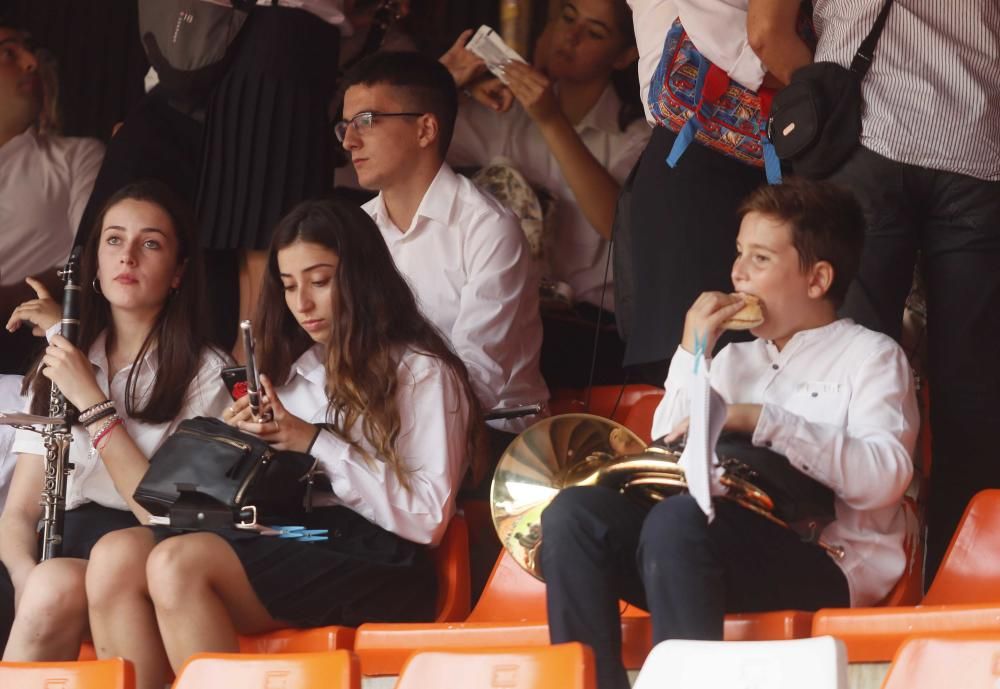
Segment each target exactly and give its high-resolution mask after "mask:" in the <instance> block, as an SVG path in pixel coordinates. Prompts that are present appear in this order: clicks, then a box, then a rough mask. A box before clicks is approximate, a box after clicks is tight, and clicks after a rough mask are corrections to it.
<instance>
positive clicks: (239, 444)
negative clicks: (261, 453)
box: [177, 428, 253, 452]
mask: <svg viewBox="0 0 1000 689" xmlns="http://www.w3.org/2000/svg"><path fill="white" fill-rule="evenodd" d="M177 432H178V433H184V434H187V435H195V436H198V437H200V438H207V439H209V440H218V441H219V442H223V443H226V444H227V445H232V446H233V447H238V448H239V449H241V450H243V451H244V452H250V450H252V449H253V448H252V447H250V445H248V444H247V443H245V442H243V441H242V440H234V439H232V438H227V437H226V436H224V435H212V434H211V433H202V432H201V431H193V430H191V429H190V428H178V429H177Z"/></svg>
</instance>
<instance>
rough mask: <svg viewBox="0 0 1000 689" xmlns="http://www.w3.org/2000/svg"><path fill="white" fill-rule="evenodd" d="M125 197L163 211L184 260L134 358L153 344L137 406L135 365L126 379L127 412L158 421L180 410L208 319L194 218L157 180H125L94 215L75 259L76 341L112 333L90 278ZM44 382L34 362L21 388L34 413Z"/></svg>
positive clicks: (40, 405) (43, 410) (42, 409)
mask: <svg viewBox="0 0 1000 689" xmlns="http://www.w3.org/2000/svg"><path fill="white" fill-rule="evenodd" d="M128 199H130V200H135V201H146V202H148V203H152V204H155V205H157V206H159V207H160V208H162V209H163V210H164V211H165V212H166V213H167V215H168V216H169V217H170V222H171V224H172V225H173V227H174V233H175V234H176V235H177V262H178V265H181V264H183V265H184V277H183V278H182V279H181V283H180V286H179V287H178V288H177V290H176V291H175V292H173V293H172V294H171V295H170V296H168V297H167V299H166V301H165V302H164V303H163V307H162V308H161V309H160V313H159V315H158V316H157V319H156V323H155V324H154V325H153V328H152V329H151V330H150V331H149V335H148V336H147V337H146V340H145V342H143V343H142V347H140V348H139V352H138V353H137V354H136V358H135V360H134V362H133V363H135V362H136V361H142V359H143V357H145V356H146V353H147V352H149V351H150V349H151V348H152V347H153V346H154V345H155V347H156V351H155V352H154V354H153V356H154V357H155V358H156V380H155V381H154V383H153V388H152V390H150V391H149V397H148V398H147V401H146V403H145V404H143V405H142V406H141V408H140V407H139V398H140V396H142V395H143V394H144V393H145V391H143V390H136V382H137V381H136V378H137V373H138V368H139V367H138V366H134V365H133V366H132V370H131V371H129V374H128V379H127V381H126V383H125V410H126V412H127V413H128V415H129V416H130V417H132V418H134V419H138V420H140V421H146V422H149V423H163V422H165V421H170V420H172V419H174V418H176V417H177V415H178V414H180V412H181V408H182V406H183V405H184V399H185V397H186V395H187V388H188V385H189V384H190V383H191V381H192V380H193V379H194V377H195V376H196V375H197V374H198V369H199V366H200V363H201V355H202V352H203V351H204V349H205V348H206V347H209V346H211V345H210V344H209V341H208V339H207V337H206V334H205V333H206V328H207V324H208V322H207V318H206V316H205V313H204V305H205V299H204V286H203V282H204V267H203V266H202V258H201V252H200V251H199V248H198V242H197V239H196V235H195V223H194V219H193V217H192V214H191V211H190V209H189V207H188V205H187V204H186V203H185V202H184V201H182V200H181V199H180V198H179V197H178V196H176V195H175V194H174V193H173V192H172V191H171V190H170V189H169V188H168V187H167V186H166V185H165V184H163V183H162V182H158V181H156V180H144V181H140V182H134V183H132V184H129V185H127V186H125V187H123V188H122V189H120V190H119V191H117V192H116V193H115V194H114V195H113V196H112V197H111V198H109V199H108V201H107V203H105V204H104V207H103V208H102V209H101V212H100V213H99V214H98V216H97V218H98V219H97V222H96V223H94V227H93V228H92V229H91V231H90V234H89V236H88V238H87V243H86V245H85V247H84V249H83V255H82V256H81V258H80V288H81V289H80V334H79V337H78V338H77V342H76V346H77V348H78V349H80V351H82V352H84V354H86V353H87V352H89V351H90V347H91V346H92V345H93V344H94V341H95V340H96V339H97V336H98V335H100V334H101V331H103V330H105V329H107V330H108V337H109V338H113V337H114V336H115V333H114V329H113V325H114V324H113V322H112V320H111V306H110V304H108V300H107V299H105V298H104V295H102V294H99V293H98V292H97V291H96V290H95V289H94V288H93V283H94V280H95V279H96V277H97V249H98V245H99V243H100V241H101V235H102V232H101V230H102V229H103V225H104V216H105V214H107V212H108V210H109V209H110V208H111V207H112V206H115V205H116V204H118V203H119V202H121V201H125V200H128ZM49 387H50V384H49V380H48V378H46V377H45V376H43V375H40V374H39V367H38V366H34V367H32V372H31V373H30V374H29V375H28V376H26V377H25V379H24V387H23V389H24V390H29V389H30V390H31V393H32V404H31V410H32V412H33V413H35V414H43V415H48V408H49Z"/></svg>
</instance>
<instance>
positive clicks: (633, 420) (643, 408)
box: [624, 390, 663, 444]
mask: <svg viewBox="0 0 1000 689" xmlns="http://www.w3.org/2000/svg"><path fill="white" fill-rule="evenodd" d="M658 393H659V394H655V395H645V396H644V397H642V398H640V399H639V400H638V401H636V403H635V404H634V405H632V408H631V409H629V411H628V416H626V417H625V421H624V424H625V426H627V427H628V429H629V430H630V431H632V432H633V433H635V434H636V435H637V436H639V437H640V438H642V441H643V442H644V443H647V444H648V443H651V442H653V435H652V434H653V414H654V413H656V408H657V407H658V406H660V401H661V400H662V399H663V390H658Z"/></svg>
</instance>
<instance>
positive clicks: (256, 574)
mask: <svg viewBox="0 0 1000 689" xmlns="http://www.w3.org/2000/svg"><path fill="white" fill-rule="evenodd" d="M286 524H296V525H300V526H304V527H306V528H307V529H328V530H329V540H327V541H317V542H312V543H303V542H300V541H295V540H288V539H282V538H278V537H276V536H260V535H257V534H253V533H248V532H243V531H235V530H232V531H219V532H216V533H217V534H218V535H219V536H221V537H222V538H223V539H225V540H226V541H227V542H228V543H229V545H230V546H231V547H232V548H233V550H234V551H235V552H236V556H237V557H238V558H239V559H240V562H241V563H242V565H243V569H244V570H245V571H246V574H247V579H249V581H250V585H251V586H252V587H253V590H254V592H255V593H256V594H257V597H258V598H259V599H260V601H261V603H263V604H264V607H265V608H266V609H267V611H268V613H270V615H271V617H273V618H274V619H276V620H281V621H282V622H285V623H287V624H289V625H292V626H295V627H321V626H327V625H346V626H351V627H355V626H357V625H359V624H363V623H365V622H429V621H432V620H433V619H434V616H435V612H436V607H437V606H436V602H437V587H438V586H437V572H436V567H435V564H434V558H433V552H432V551H431V549H430V548H428V547H427V546H424V545H420V544H417V543H413V542H411V541H407V540H406V539H403V538H400V537H399V536H396V535H395V534H393V533H391V532H389V531H386V530H385V529H383V528H381V527H380V526H378V525H376V524H373V523H372V522H370V521H368V520H367V519H365V518H364V517H362V516H361V515H359V514H357V513H356V512H354V511H352V510H350V509H347V508H346V507H325V508H318V509H315V510H313V511H312V512H310V513H307V514H301V515H298V516H297V517H295V519H294V520H291V521H290V522H286ZM156 532H157V535H158V537H159V538H165V537H169V536H176V535H179V534H178V532H176V531H172V530H168V529H164V528H162V527H161V528H157V529H156ZM180 535H182V534H180Z"/></svg>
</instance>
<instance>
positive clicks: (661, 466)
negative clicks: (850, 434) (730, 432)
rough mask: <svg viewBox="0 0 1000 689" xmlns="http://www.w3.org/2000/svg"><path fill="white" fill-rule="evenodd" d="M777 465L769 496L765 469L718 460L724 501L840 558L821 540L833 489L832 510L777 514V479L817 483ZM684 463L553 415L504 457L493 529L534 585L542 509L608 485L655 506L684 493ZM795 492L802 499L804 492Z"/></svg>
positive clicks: (494, 494)
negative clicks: (571, 492) (572, 491)
mask: <svg viewBox="0 0 1000 689" xmlns="http://www.w3.org/2000/svg"><path fill="white" fill-rule="evenodd" d="M720 450H721V447H720ZM771 454H773V453H771ZM780 459H781V462H782V465H781V466H771V467H770V468H769V469H768V470H767V473H769V474H770V475H771V477H772V480H771V481H770V485H772V488H769V489H767V490H765V489H764V488H762V487H761V485H760V484H763V485H768V481H767V480H766V479H767V477H766V476H764V475H763V471H764V466H763V465H760V464H758V465H757V468H756V469H755V468H754V467H753V466H750V465H748V464H747V463H746V462H747V461H749V458H746V457H744V459H743V460H740V459H736V458H734V457H732V456H731V455H729V454H728V452H727V453H725V454H724V456H723V459H722V461H721V466H722V467H723V469H724V471H723V475H722V476H721V477H720V482H721V483H722V485H723V486H724V487H725V495H723V496H722V497H724V498H726V499H727V500H732V501H734V502H736V503H738V504H739V505H741V506H743V507H744V508H746V509H749V510H752V511H754V512H756V513H757V514H759V515H761V516H762V517H764V518H766V519H769V520H771V521H773V522H774V523H776V524H778V525H780V526H782V527H785V528H788V529H791V530H793V531H795V532H796V533H798V534H799V535H800V537H802V539H803V540H805V541H811V542H815V543H816V544H817V545H819V546H820V547H822V548H824V549H825V550H827V551H828V552H829V553H830V554H831V555H833V556H834V557H837V558H843V557H844V549H843V547H841V546H839V545H831V544H828V543H825V542H824V541H822V540H821V539H819V534H820V532H821V531H822V527H823V526H824V525H825V524H827V523H829V522H830V521H832V520H833V519H834V515H833V493H832V492H829V489H827V488H823V489H822V490H823V491H827V492H829V502H830V505H829V509H828V510H826V509H825V508H823V507H822V506H820V508H818V509H815V510H813V511H811V512H808V513H806V514H805V515H801V516H799V517H798V519H793V520H792V521H785V519H783V518H782V517H781V516H779V515H784V514H786V513H787V514H790V512H789V511H788V510H787V509H786V510H782V509H781V508H782V505H779V504H776V500H775V499H774V498H775V496H776V495H780V494H779V493H770V491H771V490H772V489H773V487H774V486H776V485H777V486H779V487H780V483H779V484H775V483H774V480H773V479H774V478H778V477H780V476H781V475H782V474H783V475H785V476H786V477H790V478H797V481H798V482H799V483H800V484H801V482H802V481H805V482H807V483H809V484H814V483H815V481H814V480H813V479H810V478H806V477H805V476H804V475H803V474H801V473H800V472H798V471H797V470H796V469H794V468H792V467H791V465H789V464H788V462H787V460H786V459H785V458H783V457H781V458H780ZM679 460H680V452H679V451H675V450H674V449H669V448H665V447H661V446H658V445H652V446H649V447H646V445H645V443H643V441H642V440H641V439H640V438H639V437H638V436H637V435H636V434H635V433H633V432H632V431H630V430H629V429H628V428H626V427H625V426H623V425H621V424H619V423H615V422H614V421H611V420H610V419H605V418H602V417H600V416H592V415H590V414H562V415H560V416H551V417H549V418H547V419H543V420H541V421H539V422H538V423H536V424H535V425H533V426H532V427H531V428H529V429H528V430H526V431H524V432H523V433H521V435H519V436H517V438H515V439H514V442H512V443H511V444H510V445H509V446H508V447H507V450H506V452H504V453H503V456H501V457H500V461H499V463H498V464H497V470H496V473H495V474H493V485H492V486H491V490H490V510H491V513H492V516H493V526H494V528H495V529H496V532H497V535H498V536H499V537H500V543H501V544H503V547H504V548H505V549H506V550H507V552H508V553H509V554H510V556H511V557H512V558H514V560H515V561H516V562H517V563H518V564H520V565H521V567H523V568H524V569H525V570H526V571H527V572H529V573H530V574H531V575H532V576H534V577H535V578H536V579H542V574H541V569H540V563H539V561H538V550H539V547H540V546H541V544H542V511H543V510H545V508H546V507H548V505H549V503H550V502H552V500H553V498H555V496H556V495H557V494H558V493H559V491H561V490H563V489H564V488H569V487H570V486H607V487H609V488H613V489H615V490H618V491H620V492H622V493H625V494H627V495H629V496H630V497H633V498H636V499H637V500H639V501H640V502H643V503H645V504H648V505H650V506H652V505H653V504H655V503H656V502H657V501H659V500H662V499H664V498H666V497H669V496H671V495H675V494H677V493H683V492H684V491H686V490H687V481H686V480H685V476H684V469H683V468H682V467H681V466H680V464H679V463H678V462H679ZM817 485H818V484H817ZM798 490H799V492H803V493H804V490H805V489H803V488H801V487H800V488H799V489H798ZM785 507H788V505H787V501H786V503H785ZM827 512H828V513H827Z"/></svg>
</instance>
